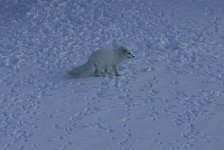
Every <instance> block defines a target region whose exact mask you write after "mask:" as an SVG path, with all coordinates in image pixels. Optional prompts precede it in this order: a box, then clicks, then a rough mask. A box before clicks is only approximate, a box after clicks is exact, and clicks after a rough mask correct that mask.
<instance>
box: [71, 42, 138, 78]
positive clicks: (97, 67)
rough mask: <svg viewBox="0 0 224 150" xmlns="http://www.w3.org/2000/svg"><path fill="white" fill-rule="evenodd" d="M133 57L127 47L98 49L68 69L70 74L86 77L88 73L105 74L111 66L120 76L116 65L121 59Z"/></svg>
mask: <svg viewBox="0 0 224 150" xmlns="http://www.w3.org/2000/svg"><path fill="white" fill-rule="evenodd" d="M128 58H134V55H132V54H131V51H130V50H129V49H128V48H127V47H124V46H122V47H119V48H108V49H100V50H97V51H95V52H93V53H92V54H91V55H90V57H89V60H88V61H87V62H86V63H85V64H83V65H81V66H78V67H75V68H74V69H73V70H71V71H70V74H71V75H74V76H75V77H77V78H79V77H88V76H90V75H96V76H98V77H99V76H106V74H109V72H108V69H109V67H112V68H113V70H114V72H115V74H116V75H117V76H120V74H119V73H118V70H117V65H118V64H120V63H121V62H122V61H124V60H126V59H128Z"/></svg>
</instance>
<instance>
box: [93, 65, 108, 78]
mask: <svg viewBox="0 0 224 150" xmlns="http://www.w3.org/2000/svg"><path fill="white" fill-rule="evenodd" d="M102 70H103V69H102V68H101V67H99V66H96V71H95V74H96V76H97V77H100V76H103V77H105V76H106V72H104V70H103V71H102Z"/></svg>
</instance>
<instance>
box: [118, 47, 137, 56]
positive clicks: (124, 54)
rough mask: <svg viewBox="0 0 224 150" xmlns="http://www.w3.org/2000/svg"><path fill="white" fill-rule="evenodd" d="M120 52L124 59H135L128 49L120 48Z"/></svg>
mask: <svg viewBox="0 0 224 150" xmlns="http://www.w3.org/2000/svg"><path fill="white" fill-rule="evenodd" d="M121 50H122V54H123V56H124V57H125V58H134V57H135V56H134V55H133V54H132V52H131V50H130V49H129V48H127V47H125V46H122V47H121Z"/></svg>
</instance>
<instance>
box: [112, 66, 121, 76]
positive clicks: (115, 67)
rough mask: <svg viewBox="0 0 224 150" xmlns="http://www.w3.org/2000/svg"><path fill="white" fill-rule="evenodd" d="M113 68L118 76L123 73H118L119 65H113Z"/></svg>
mask: <svg viewBox="0 0 224 150" xmlns="http://www.w3.org/2000/svg"><path fill="white" fill-rule="evenodd" d="M112 68H113V70H114V72H115V74H116V76H120V75H121V74H119V73H118V70H117V66H116V65H114V66H112Z"/></svg>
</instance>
